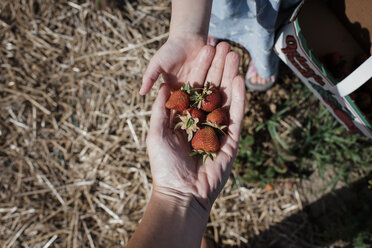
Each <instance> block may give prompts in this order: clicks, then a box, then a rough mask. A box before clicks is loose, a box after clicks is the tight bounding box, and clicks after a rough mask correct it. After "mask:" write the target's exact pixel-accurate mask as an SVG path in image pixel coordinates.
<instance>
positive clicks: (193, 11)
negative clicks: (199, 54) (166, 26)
mask: <svg viewBox="0 0 372 248" xmlns="http://www.w3.org/2000/svg"><path fill="white" fill-rule="evenodd" d="M211 9H212V0H173V1H172V17H171V25H170V36H178V35H182V36H184V35H185V34H191V35H195V36H200V37H202V38H203V39H206V38H207V35H208V28H209V20H210V17H211Z"/></svg>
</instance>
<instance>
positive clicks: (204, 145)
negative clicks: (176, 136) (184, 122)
mask: <svg viewBox="0 0 372 248" xmlns="http://www.w3.org/2000/svg"><path fill="white" fill-rule="evenodd" d="M191 145H192V147H193V148H194V149H195V150H196V151H198V150H200V151H204V152H217V151H218V150H219V149H220V141H219V140H218V137H217V134H216V133H215V131H214V130H213V128H211V127H205V128H203V129H200V130H199V131H197V132H196V133H195V135H194V138H193V139H192V141H191Z"/></svg>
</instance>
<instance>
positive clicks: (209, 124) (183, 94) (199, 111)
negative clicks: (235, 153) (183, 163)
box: [165, 82, 229, 163]
mask: <svg viewBox="0 0 372 248" xmlns="http://www.w3.org/2000/svg"><path fill="white" fill-rule="evenodd" d="M221 104H222V95H221V92H220V91H219V89H218V88H216V87H214V86H212V85H211V84H210V83H209V82H208V83H206V84H205V86H204V87H203V88H191V86H190V85H189V84H186V85H184V86H182V87H181V89H179V90H177V91H174V92H173V93H172V94H171V95H170V97H169V99H168V101H167V102H166V104H165V107H166V108H168V109H171V110H172V111H173V112H175V113H178V114H177V118H178V119H177V122H178V123H177V124H176V125H175V129H181V130H184V131H185V132H186V133H187V136H188V141H189V142H190V141H191V145H192V147H193V149H194V150H193V152H192V153H191V154H190V155H196V154H201V155H202V156H203V163H205V160H206V159H207V158H208V157H209V158H211V159H212V160H213V159H214V157H215V156H216V155H217V152H218V150H219V149H220V141H219V135H220V134H225V132H226V129H227V125H228V122H229V117H228V114H227V112H226V111H225V110H224V109H223V108H221Z"/></svg>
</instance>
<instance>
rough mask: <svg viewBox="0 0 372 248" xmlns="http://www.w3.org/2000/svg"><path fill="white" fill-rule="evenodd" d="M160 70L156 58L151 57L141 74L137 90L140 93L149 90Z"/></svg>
mask: <svg viewBox="0 0 372 248" xmlns="http://www.w3.org/2000/svg"><path fill="white" fill-rule="evenodd" d="M162 72H163V70H162V68H161V66H160V64H159V62H158V59H157V58H156V57H153V58H152V59H151V60H150V63H149V65H148V66H147V69H146V71H145V74H144V75H143V78H142V86H141V89H140V91H139V93H140V95H146V94H147V93H148V92H149V91H150V89H151V88H152V86H153V85H154V83H155V82H156V80H158V78H159V75H160V74H161V73H162Z"/></svg>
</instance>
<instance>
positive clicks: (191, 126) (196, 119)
mask: <svg viewBox="0 0 372 248" xmlns="http://www.w3.org/2000/svg"><path fill="white" fill-rule="evenodd" d="M178 117H179V119H180V122H178V123H177V124H176V125H175V127H174V129H177V128H181V129H183V130H185V131H186V133H187V134H188V141H190V140H191V139H192V136H193V134H194V132H196V131H197V130H199V129H200V127H201V123H203V122H204V121H205V114H204V112H203V111H202V110H200V109H197V108H188V109H186V110H184V111H183V112H182V115H179V116H178Z"/></svg>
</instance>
